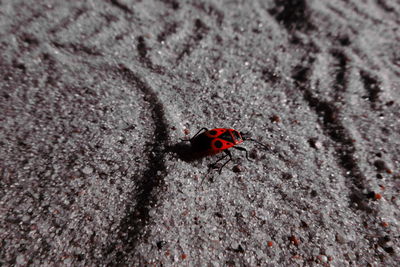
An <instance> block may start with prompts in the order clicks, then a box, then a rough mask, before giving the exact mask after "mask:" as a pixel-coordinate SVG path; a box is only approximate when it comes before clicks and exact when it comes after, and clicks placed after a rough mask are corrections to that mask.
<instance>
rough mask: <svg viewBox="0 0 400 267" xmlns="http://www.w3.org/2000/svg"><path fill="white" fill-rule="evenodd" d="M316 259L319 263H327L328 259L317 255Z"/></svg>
mask: <svg viewBox="0 0 400 267" xmlns="http://www.w3.org/2000/svg"><path fill="white" fill-rule="evenodd" d="M318 259H319V260H320V261H321V262H327V261H328V257H327V256H325V255H319V256H318Z"/></svg>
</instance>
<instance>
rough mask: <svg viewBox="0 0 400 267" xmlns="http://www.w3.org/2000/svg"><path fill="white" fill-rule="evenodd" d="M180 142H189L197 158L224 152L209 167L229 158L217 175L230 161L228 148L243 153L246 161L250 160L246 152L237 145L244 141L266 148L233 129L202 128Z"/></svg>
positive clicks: (230, 155) (230, 156) (247, 135)
mask: <svg viewBox="0 0 400 267" xmlns="http://www.w3.org/2000/svg"><path fill="white" fill-rule="evenodd" d="M182 141H189V142H190V144H191V150H192V153H195V154H197V155H198V156H211V155H215V154H218V153H220V152H224V153H225V154H226V155H225V156H223V157H221V158H219V159H218V160H217V161H216V162H214V163H213V164H212V165H211V167H213V168H214V167H215V166H216V164H217V163H218V162H220V161H221V160H223V159H224V158H226V157H229V159H228V160H227V161H226V162H225V163H224V164H222V166H221V167H220V168H219V173H221V171H222V168H223V167H224V166H225V165H226V164H227V163H228V162H229V161H231V160H232V154H231V152H230V151H229V150H228V149H229V148H231V147H232V148H234V149H237V150H241V151H245V152H246V159H247V160H250V159H249V155H248V152H247V150H246V149H245V148H244V147H239V146H237V145H238V144H241V143H243V142H244V141H253V142H256V143H258V144H260V145H262V146H264V147H265V148H268V147H267V146H266V145H264V144H262V143H260V142H258V141H256V140H254V139H251V138H249V134H245V133H241V132H239V131H236V130H234V129H228V128H215V129H212V130H208V129H207V128H202V129H200V131H198V132H197V133H196V135H195V136H193V137H192V138H191V139H189V140H182ZM250 161H251V160H250Z"/></svg>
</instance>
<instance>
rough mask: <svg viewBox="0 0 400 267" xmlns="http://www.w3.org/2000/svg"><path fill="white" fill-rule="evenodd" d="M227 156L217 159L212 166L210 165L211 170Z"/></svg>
mask: <svg viewBox="0 0 400 267" xmlns="http://www.w3.org/2000/svg"><path fill="white" fill-rule="evenodd" d="M227 156H228V155H225V156H223V157H220V158H219V159H217V161H216V162H214V163H213V164H211V165H210V166H211V168H214V167H215V165H217V163H218V162H220V161H221V160H223V159H224V158H226V157H227Z"/></svg>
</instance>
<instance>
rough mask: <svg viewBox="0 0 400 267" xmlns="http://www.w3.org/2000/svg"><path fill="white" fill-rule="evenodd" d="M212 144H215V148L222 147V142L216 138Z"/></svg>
mask: <svg viewBox="0 0 400 267" xmlns="http://www.w3.org/2000/svg"><path fill="white" fill-rule="evenodd" d="M214 145H215V147H216V148H221V147H222V142H221V141H219V140H217V141H215V143H214Z"/></svg>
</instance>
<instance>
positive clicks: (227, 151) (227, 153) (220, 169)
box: [218, 150, 232, 174]
mask: <svg viewBox="0 0 400 267" xmlns="http://www.w3.org/2000/svg"><path fill="white" fill-rule="evenodd" d="M224 152H225V154H226V155H225V157H223V158H226V157H227V156H229V159H228V160H227V161H226V162H225V163H224V164H222V166H221V168H219V171H218V172H219V174H221V171H222V168H223V167H224V166H225V165H226V164H227V163H228V162H229V161H231V160H232V154H231V152H230V151H229V150H224Z"/></svg>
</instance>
